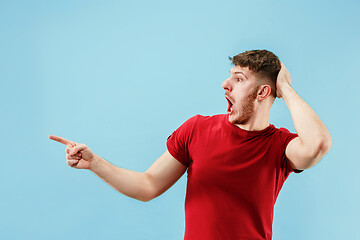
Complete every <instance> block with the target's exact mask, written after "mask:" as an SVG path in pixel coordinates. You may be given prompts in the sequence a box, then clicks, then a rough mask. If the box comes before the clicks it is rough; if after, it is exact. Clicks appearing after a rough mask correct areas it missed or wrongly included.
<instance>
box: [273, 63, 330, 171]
mask: <svg viewBox="0 0 360 240" xmlns="http://www.w3.org/2000/svg"><path fill="white" fill-rule="evenodd" d="M290 83H291V78H290V73H289V72H288V71H287V69H286V68H285V65H284V64H283V63H281V70H280V72H279V75H278V78H277V83H276V87H277V92H276V95H277V96H278V97H279V98H283V99H284V101H285V103H286V105H287V107H288V108H289V111H290V114H291V117H292V119H293V122H294V126H295V129H296V132H297V134H298V135H299V136H298V137H297V138H294V139H293V140H292V141H291V142H290V143H289V144H288V145H287V148H286V151H285V154H286V156H287V158H288V159H289V160H290V162H291V165H292V167H293V168H294V169H307V168H310V167H313V166H314V165H315V164H316V163H318V162H319V161H320V159H321V158H323V157H324V155H325V154H326V153H327V152H328V151H329V150H330V148H331V145H332V140H331V136H330V133H329V131H328V129H327V128H326V126H325V125H324V123H323V122H322V121H321V120H320V118H319V117H318V116H317V115H316V113H315V112H314V110H313V109H312V108H311V107H310V106H309V105H308V104H307V103H306V102H305V101H304V100H303V99H302V98H301V97H300V96H299V95H298V94H297V93H296V92H295V90H294V89H293V88H292V87H291V85H290Z"/></svg>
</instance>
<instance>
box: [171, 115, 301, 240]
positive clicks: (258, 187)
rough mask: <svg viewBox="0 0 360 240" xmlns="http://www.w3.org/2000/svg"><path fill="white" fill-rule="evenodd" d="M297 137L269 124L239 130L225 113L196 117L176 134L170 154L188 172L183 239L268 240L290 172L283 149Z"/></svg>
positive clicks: (173, 137)
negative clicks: (278, 200) (275, 207)
mask: <svg viewBox="0 0 360 240" xmlns="http://www.w3.org/2000/svg"><path fill="white" fill-rule="evenodd" d="M295 137H297V134H293V133H290V132H289V131H288V130H287V129H285V128H280V129H277V128H275V126H274V125H272V124H270V126H269V127H267V128H266V129H263V130H260V131H246V130H243V129H241V128H238V127H236V126H235V125H233V124H231V123H230V122H229V120H228V114H220V115H214V116H201V115H196V116H194V117H192V118H190V119H189V120H187V121H186V122H185V123H183V124H182V125H181V126H180V127H179V128H178V129H177V130H176V131H174V132H173V133H172V134H171V135H170V136H169V137H168V140H167V148H168V151H169V152H170V154H171V155H172V156H173V157H174V158H176V159H177V160H178V161H179V162H181V163H182V164H184V165H186V166H187V167H188V169H187V189H186V199H185V237H184V239H185V240H203V239H204V240H238V239H246V240H248V239H253V240H255V239H256V240H258V239H266V240H268V239H271V238H272V222H273V211H274V205H275V201H276V198H277V196H278V194H279V192H280V189H281V187H282V185H283V183H284V182H285V180H286V179H287V177H288V176H289V174H290V173H291V172H293V171H294V170H293V169H292V168H291V166H290V163H289V161H288V159H287V158H286V156H285V149H286V146H287V144H288V143H289V142H290V141H291V140H292V139H293V138H295ZM295 172H301V171H300V170H295Z"/></svg>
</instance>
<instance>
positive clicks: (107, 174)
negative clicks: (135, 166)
mask: <svg viewBox="0 0 360 240" xmlns="http://www.w3.org/2000/svg"><path fill="white" fill-rule="evenodd" d="M90 170H91V171H92V172H93V173H95V174H96V175H97V176H98V177H100V178H101V179H102V180H104V181H105V182H106V183H108V184H109V185H110V186H112V187H113V188H114V189H115V190H117V191H119V192H120V193H122V194H124V195H126V196H128V197H131V198H134V199H137V200H140V201H143V202H147V201H150V200H151V196H152V195H151V184H150V181H149V178H148V177H147V175H146V174H145V173H142V172H136V171H132V170H128V169H124V168H120V167H117V166H115V165H113V164H111V163H110V162H108V161H106V160H104V159H103V158H101V157H99V156H97V155H95V156H94V159H93V162H92V165H91V168H90Z"/></svg>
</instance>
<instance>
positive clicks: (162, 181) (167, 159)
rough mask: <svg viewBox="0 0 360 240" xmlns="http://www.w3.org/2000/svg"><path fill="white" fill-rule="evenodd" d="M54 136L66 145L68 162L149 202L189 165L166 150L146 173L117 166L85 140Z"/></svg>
mask: <svg viewBox="0 0 360 240" xmlns="http://www.w3.org/2000/svg"><path fill="white" fill-rule="evenodd" d="M49 138H50V139H52V140H55V141H58V142H60V143H62V144H65V145H67V146H68V147H67V148H66V149H65V151H66V153H67V155H66V159H67V164H68V165H69V166H71V167H73V168H77V169H89V170H90V171H92V172H94V173H95V174H96V175H97V176H99V177H100V178H101V179H102V180H104V181H105V182H106V183H108V184H109V185H110V186H112V187H113V188H114V189H115V190H117V191H119V192H120V193H122V194H124V195H126V196H128V197H131V198H134V199H137V200H140V201H143V202H147V201H150V200H152V199H153V198H156V197H157V196H159V195H161V194H162V193H163V192H165V191H166V190H167V189H169V188H170V187H171V186H172V185H173V184H174V183H175V182H176V181H177V180H178V179H179V178H180V177H181V176H182V175H183V174H184V172H185V171H186V167H185V166H184V165H183V164H181V163H180V162H178V161H177V160H176V159H175V158H174V157H172V156H171V155H170V153H169V152H168V151H166V152H165V153H164V154H163V155H162V156H161V157H160V158H159V159H157V160H156V161H155V162H154V163H153V165H152V166H151V167H150V168H149V169H148V170H147V171H146V172H144V173H142V172H137V171H132V170H128V169H124V168H120V167H117V166H115V165H113V164H111V163H110V162H108V161H106V160H104V159H103V158H101V157H99V156H98V155H96V154H94V153H93V152H92V151H91V150H90V148H89V147H87V146H86V145H85V144H78V143H75V142H73V141H70V140H67V139H65V138H61V137H57V136H53V135H51V136H50V137H49Z"/></svg>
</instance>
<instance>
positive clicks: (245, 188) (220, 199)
mask: <svg viewBox="0 0 360 240" xmlns="http://www.w3.org/2000/svg"><path fill="white" fill-rule="evenodd" d="M230 59H231V60H232V62H233V64H234V67H233V68H232V69H231V70H230V77H229V78H228V79H226V80H225V81H224V82H223V84H222V87H223V88H224V89H225V98H226V99H227V101H228V109H227V114H219V115H214V116H201V115H196V116H194V117H192V118H190V119H188V120H187V121H186V122H185V123H184V124H182V125H181V126H180V127H179V128H178V129H177V130H176V131H174V132H173V134H171V135H170V136H169V137H168V140H167V151H166V152H165V153H164V154H163V155H162V156H161V157H160V158H159V159H158V160H156V161H155V162H154V163H153V165H152V166H151V167H150V168H149V169H148V170H147V171H146V172H144V173H141V172H135V171H131V170H127V169H123V168H119V167H116V166H114V165H112V164H111V163H109V162H107V161H105V160H104V159H102V158H101V157H99V156H97V155H95V154H94V153H93V152H92V151H91V150H90V149H89V148H88V147H87V146H86V145H84V144H77V143H75V142H72V141H69V140H66V139H64V138H61V137H56V136H50V139H53V140H56V141H58V142H61V143H63V144H65V145H67V146H68V147H67V148H66V153H67V155H66V158H67V164H68V165H70V166H71V167H74V168H78V169H90V170H91V171H93V172H94V173H95V174H97V175H98V176H99V177H100V178H102V179H103V180H104V181H106V182H107V183H108V184H110V185H111V186H112V187H113V188H115V189H116V190H118V191H119V192H121V193H122V194H125V195H127V196H129V197H132V198H135V199H138V200H141V201H149V200H151V199H154V198H156V197H157V196H159V195H161V194H162V193H163V192H165V191H166V190H167V189H169V188H170V187H171V186H172V185H173V184H174V183H175V182H176V181H177V180H178V179H179V178H180V177H181V176H182V175H183V174H184V173H185V171H186V170H187V172H188V174H187V176H188V181H187V190H186V200H185V220H186V227H185V239H186V240H199V239H205V240H215V239H216V240H219V239H221V240H224V239H229V240H234V239H271V238H272V221H273V209H274V204H275V201H276V198H277V196H278V194H279V192H280V189H281V187H282V185H283V183H284V182H285V180H286V179H287V177H288V176H289V174H290V173H291V172H296V173H300V172H302V171H303V170H304V169H308V168H310V167H312V166H314V165H315V164H316V163H318V162H319V160H320V159H321V158H322V157H323V156H324V155H325V154H326V153H327V152H328V151H329V150H330V147H331V144H332V141H331V136H330V134H329V131H328V130H327V128H326V127H325V125H324V124H323V123H322V122H321V120H320V119H319V118H318V116H317V115H316V113H315V112H314V111H313V110H312V109H311V108H310V106H309V105H308V104H306V102H305V101H304V100H303V99H301V98H300V97H299V95H298V94H297V93H296V92H295V91H294V89H293V88H292V87H291V84H290V83H291V79H290V74H289V72H288V71H287V70H286V68H285V66H284V65H283V64H282V63H281V62H280V61H279V59H278V57H277V56H275V55H274V54H273V53H272V52H269V51H266V50H254V51H247V52H244V53H241V54H239V55H237V56H235V57H233V58H230ZM276 97H278V98H283V99H284V101H285V103H286V105H287V106H288V108H289V110H290V113H291V116H292V119H293V122H294V126H295V129H296V132H297V134H293V133H290V132H289V131H288V130H287V129H285V128H280V129H278V128H275V126H274V125H272V124H269V112H270V108H271V106H272V104H273V102H274V100H275V98H276Z"/></svg>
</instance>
